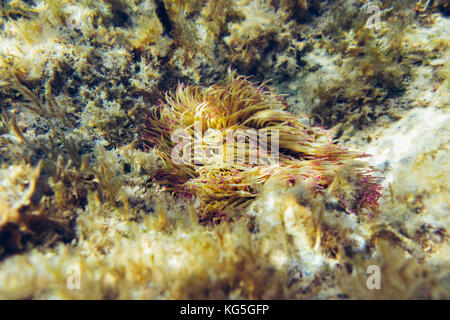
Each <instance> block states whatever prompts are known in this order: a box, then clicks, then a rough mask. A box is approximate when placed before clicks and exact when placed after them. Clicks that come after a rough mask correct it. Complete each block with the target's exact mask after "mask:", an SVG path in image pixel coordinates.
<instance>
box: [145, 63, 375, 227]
mask: <svg viewBox="0 0 450 320" xmlns="http://www.w3.org/2000/svg"><path fill="white" fill-rule="evenodd" d="M160 102H161V103H160V105H158V106H156V107H153V108H152V109H151V110H150V111H149V113H148V115H147V116H146V119H145V125H144V126H143V132H144V133H143V135H142V141H143V145H144V148H145V149H146V150H150V149H153V150H154V152H156V153H157V154H158V156H159V158H160V159H161V163H162V165H161V167H160V168H159V170H157V172H156V174H155V175H154V181H155V182H157V183H158V184H160V185H163V186H164V187H165V188H166V189H167V190H170V191H172V192H174V193H175V194H177V195H184V196H188V197H193V196H194V197H197V199H199V203H200V207H199V217H200V220H201V221H207V222H218V221H221V220H223V219H228V220H234V219H236V218H238V217H239V216H240V214H241V212H242V210H238V209H241V208H245V207H246V206H247V205H248V204H249V203H250V202H251V200H253V199H255V198H256V197H257V195H258V193H259V192H261V190H262V187H263V186H264V185H265V184H266V183H267V182H268V181H269V180H272V179H277V180H278V181H281V182H284V183H288V184H295V183H296V182H298V181H302V182H303V183H306V184H310V185H311V186H312V189H313V190H314V192H315V193H322V194H329V195H331V196H334V197H336V198H337V199H338V201H337V202H338V206H339V207H340V209H342V210H344V211H346V212H347V213H355V214H358V213H360V212H362V211H368V212H369V214H372V213H373V212H374V211H375V210H376V209H377V200H378V199H379V197H380V196H381V187H380V184H379V182H380V178H378V177H373V176H372V173H373V170H372V169H371V168H368V167H367V165H366V164H365V163H363V162H361V161H355V160H356V159H359V158H365V157H368V156H369V155H368V154H366V153H363V152H358V151H351V150H348V149H347V148H344V147H341V146H338V145H336V144H334V143H333V141H332V137H331V134H330V132H329V131H327V130H325V129H324V128H320V127H313V126H310V125H308V124H305V123H303V122H302V121H301V119H300V118H299V117H298V116H296V115H294V114H292V113H290V112H288V111H287V110H286V109H287V107H286V105H285V104H284V103H283V102H282V97H281V96H280V95H277V94H275V93H274V92H272V91H270V90H268V89H267V88H266V83H262V84H259V85H258V84H256V83H253V82H251V81H250V80H249V78H247V77H243V76H237V75H236V74H235V72H234V71H231V70H229V72H228V76H227V78H226V80H225V81H224V83H223V84H220V85H212V86H210V87H200V86H186V85H184V84H179V85H178V87H177V89H176V91H175V93H174V94H170V93H167V94H166V96H165V101H160Z"/></svg>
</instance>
